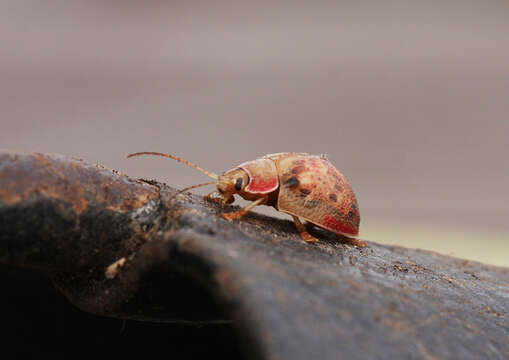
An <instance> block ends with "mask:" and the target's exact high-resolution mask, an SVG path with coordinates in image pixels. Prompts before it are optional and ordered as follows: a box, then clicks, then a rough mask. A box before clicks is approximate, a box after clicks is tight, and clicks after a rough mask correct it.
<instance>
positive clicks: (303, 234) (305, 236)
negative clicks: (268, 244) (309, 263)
mask: <svg viewBox="0 0 509 360" xmlns="http://www.w3.org/2000/svg"><path fill="white" fill-rule="evenodd" d="M292 217H293V221H294V222H295V226H296V227H297V231H298V232H299V234H300V237H301V238H302V240H304V241H305V242H311V243H316V242H318V239H317V238H315V237H314V236H312V235H311V234H310V233H308V232H307V230H306V227H305V226H304V225H303V224H302V223H301V222H300V220H299V218H298V217H297V216H294V215H292Z"/></svg>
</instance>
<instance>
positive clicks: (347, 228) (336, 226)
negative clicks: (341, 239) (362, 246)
mask: <svg viewBox="0 0 509 360" xmlns="http://www.w3.org/2000/svg"><path fill="white" fill-rule="evenodd" d="M322 226H324V227H326V228H327V229H330V230H332V231H336V232H339V233H341V234H346V235H353V236H357V235H358V234H359V230H358V229H356V228H355V227H353V226H351V225H348V224H345V223H343V222H341V221H339V220H336V219H335V218H334V217H332V216H330V215H325V216H324V217H323V220H322Z"/></svg>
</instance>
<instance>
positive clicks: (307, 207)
mask: <svg viewBox="0 0 509 360" xmlns="http://www.w3.org/2000/svg"><path fill="white" fill-rule="evenodd" d="M139 155H156V156H163V157H167V158H170V159H173V160H176V161H179V162H181V163H184V164H186V165H188V166H190V167H193V168H195V169H197V170H199V171H201V172H202V173H204V174H206V175H208V176H209V177H211V178H213V179H214V180H215V181H211V182H207V183H203V184H198V185H193V186H190V187H187V188H185V189H183V190H180V191H179V192H178V193H181V192H183V191H187V190H190V189H194V188H197V187H201V186H205V185H212V184H215V185H216V190H214V191H212V192H211V193H210V194H208V195H207V196H206V197H205V198H206V199H207V200H209V201H213V202H216V203H220V204H223V205H224V204H231V203H232V202H234V194H237V195H239V196H241V197H242V198H244V199H245V200H249V201H252V202H251V203H250V204H248V205H247V206H246V207H244V208H242V209H240V210H238V211H236V212H231V213H223V214H222V217H223V218H225V219H226V220H228V221H232V220H234V219H240V218H242V217H243V216H244V215H245V214H247V213H248V212H249V211H250V210H252V209H253V208H254V207H256V206H258V205H267V206H273V207H274V208H276V210H278V211H281V212H284V213H287V214H289V215H291V216H292V217H293V220H294V222H295V226H296V227H297V230H298V231H299V233H300V236H301V237H302V239H303V240H304V241H306V242H317V241H318V240H317V239H316V238H315V237H314V236H312V235H311V234H309V233H308V232H307V230H306V228H305V226H304V225H303V224H302V222H301V220H300V219H304V220H306V221H308V222H310V223H312V224H314V225H316V226H318V227H320V228H322V229H325V230H328V231H330V232H333V233H335V234H337V235H343V236H344V237H343V238H341V240H342V241H347V242H349V243H351V244H354V245H356V246H360V247H364V246H366V243H365V242H364V241H361V240H357V239H355V238H354V237H356V236H357V235H358V234H359V224H360V214H359V206H358V205H357V200H356V198H355V195H354V193H353V190H352V188H351V186H350V184H349V183H348V181H347V180H346V178H345V177H344V176H343V174H341V173H340V172H339V170H338V169H336V167H334V165H332V164H331V163H330V162H329V161H328V159H327V157H326V156H325V155H310V154H307V153H300V152H284V153H277V154H268V155H265V156H263V157H261V158H258V159H256V160H251V161H246V162H244V163H242V164H240V165H238V166H236V167H235V168H233V169H231V170H228V171H226V172H224V173H223V174H221V175H216V174H215V173H213V172H210V171H207V170H205V169H202V168H201V167H199V166H198V165H195V164H193V163H191V162H189V161H187V160H184V159H182V158H179V157H177V156H174V155H170V154H165V153H159V152H137V153H133V154H130V155H128V156H127V157H128V158H130V157H133V156H139ZM345 237H346V238H345Z"/></svg>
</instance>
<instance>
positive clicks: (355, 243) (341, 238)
mask: <svg viewBox="0 0 509 360" xmlns="http://www.w3.org/2000/svg"><path fill="white" fill-rule="evenodd" d="M337 238H338V240H339V241H341V242H343V243H345V244H349V245H353V246H357V247H360V248H365V247H366V246H368V244H366V242H365V241H363V240H358V239H354V238H350V237H348V236H341V235H338V236H337Z"/></svg>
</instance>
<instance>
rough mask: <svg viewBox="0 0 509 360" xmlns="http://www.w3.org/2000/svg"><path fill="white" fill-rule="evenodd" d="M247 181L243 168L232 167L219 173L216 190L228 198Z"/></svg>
mask: <svg viewBox="0 0 509 360" xmlns="http://www.w3.org/2000/svg"><path fill="white" fill-rule="evenodd" d="M248 182H249V176H248V175H247V173H246V172H245V171H244V170H242V169H240V168H237V169H232V170H229V171H227V172H225V173H223V174H222V175H219V179H218V181H217V191H218V192H219V193H220V194H221V196H223V197H224V198H225V199H229V198H231V197H232V196H233V194H237V193H240V192H241V191H242V190H243V189H244V188H245V187H246V185H247V183H248Z"/></svg>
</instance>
